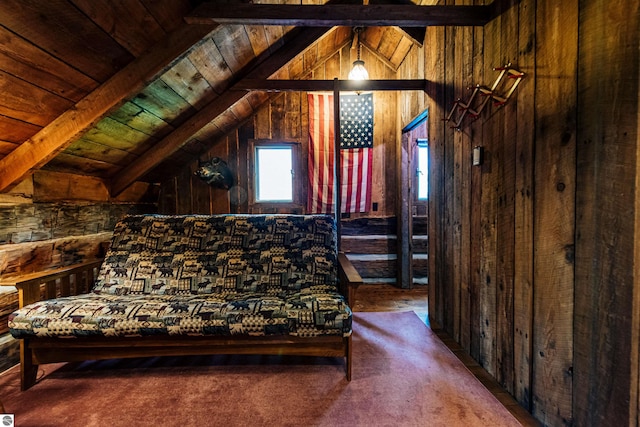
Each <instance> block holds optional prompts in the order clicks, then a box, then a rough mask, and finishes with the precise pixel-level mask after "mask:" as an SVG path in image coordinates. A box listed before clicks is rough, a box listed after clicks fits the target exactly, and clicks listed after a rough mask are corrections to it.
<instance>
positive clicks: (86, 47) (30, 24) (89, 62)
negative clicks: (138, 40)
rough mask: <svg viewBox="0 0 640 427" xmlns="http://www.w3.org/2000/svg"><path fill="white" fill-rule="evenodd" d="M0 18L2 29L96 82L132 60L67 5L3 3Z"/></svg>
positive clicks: (31, 1)
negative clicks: (7, 30)
mask: <svg viewBox="0 0 640 427" xmlns="http://www.w3.org/2000/svg"><path fill="white" fill-rule="evenodd" d="M0 16H2V25H3V26H4V27H6V28H8V29H9V30H10V31H12V32H14V33H16V34H18V35H19V36H20V37H22V38H24V39H25V40H28V41H29V42H30V43H33V44H34V45H36V46H38V47H39V48H40V49H42V50H44V51H46V52H49V53H50V54H51V55H53V56H55V57H56V58H58V59H60V60H61V61H63V62H65V63H67V64H70V65H72V66H73V67H75V68H77V69H78V70H80V71H81V72H83V73H84V74H86V75H88V76H90V77H91V78H93V79H94V80H96V81H99V82H104V81H106V80H107V79H108V78H109V77H111V76H112V75H113V74H115V73H116V72H117V71H118V70H119V68H121V66H122V65H124V64H126V63H128V62H129V61H131V60H132V59H133V56H132V55H131V54H130V53H129V52H127V50H126V49H124V48H123V47H122V46H120V45H119V44H118V43H117V42H116V41H114V40H113V39H112V38H111V37H110V36H109V34H107V33H106V32H105V31H104V30H103V29H102V28H100V27H99V26H97V25H96V24H95V23H94V22H92V21H91V20H89V19H87V16H86V15H85V14H84V13H82V12H81V11H80V10H79V9H78V8H76V7H75V6H74V5H73V4H71V3H70V2H67V1H38V0H27V1H25V0H3V1H0ZM43 28H46V29H47V31H42V29H43Z"/></svg>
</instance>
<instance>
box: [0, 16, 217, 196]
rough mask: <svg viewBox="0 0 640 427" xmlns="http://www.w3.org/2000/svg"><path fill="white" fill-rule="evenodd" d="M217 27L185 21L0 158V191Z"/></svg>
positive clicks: (81, 132)
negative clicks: (146, 51)
mask: <svg viewBox="0 0 640 427" xmlns="http://www.w3.org/2000/svg"><path fill="white" fill-rule="evenodd" d="M213 28H214V27H212V26H200V25H196V26H193V25H184V26H182V27H180V28H179V29H178V30H176V31H174V32H173V33H171V34H169V35H168V36H167V37H166V38H164V39H163V40H162V41H161V42H159V43H158V44H156V45H155V46H154V47H153V48H152V49H150V50H149V51H148V53H147V54H145V55H142V56H140V57H139V58H138V59H136V60H134V61H133V62H131V63H130V64H129V65H127V66H126V67H125V68H123V69H122V70H121V71H120V72H118V73H116V74H115V75H114V76H113V77H112V78H110V79H109V80H107V81H106V82H105V83H104V84H102V85H101V86H99V87H98V88H96V89H95V90H94V91H93V92H91V93H90V94H88V95H87V96H86V97H84V98H83V99H82V100H80V101H78V103H76V104H75V105H74V106H73V107H72V108H70V109H69V110H67V111H66V112H64V113H63V114H62V115H60V116H58V117H57V118H56V119H55V120H53V121H52V122H51V123H50V124H48V125H47V126H46V127H44V128H43V129H41V130H40V131H39V132H38V133H37V134H35V135H34V136H33V137H32V138H30V139H29V140H27V141H25V142H24V143H22V144H21V145H20V146H19V147H17V148H16V149H15V150H14V151H12V152H11V153H10V154H8V155H7V156H5V157H4V158H2V159H0V192H2V191H6V190H8V189H9V188H10V187H11V186H13V185H15V184H16V183H18V182H19V181H21V180H22V179H24V178H25V177H26V176H27V175H29V174H30V173H31V172H32V171H33V170H35V169H37V168H39V167H41V166H42V165H44V164H45V163H47V161H49V160H51V159H52V158H53V157H55V156H56V154H58V153H59V152H60V151H62V150H64V149H65V148H66V147H67V146H68V145H69V144H71V143H72V142H73V141H74V140H76V139H77V138H78V137H80V136H81V135H82V134H83V133H84V132H85V131H86V130H87V129H88V128H89V127H90V126H92V125H93V124H95V123H96V122H98V121H99V120H100V119H101V118H103V117H105V116H106V115H108V114H109V112H111V111H112V110H113V109H115V108H117V107H118V106H119V105H120V104H121V103H122V102H123V101H124V100H125V99H126V98H129V97H130V96H132V95H133V94H135V93H136V92H138V91H140V90H141V89H142V88H144V86H145V85H146V84H147V83H148V82H150V81H152V80H154V79H155V78H157V77H158V76H159V75H161V74H162V73H163V72H165V71H166V70H167V69H168V68H169V66H170V65H171V64H173V62H174V61H175V60H176V58H179V57H181V56H182V55H183V54H184V52H186V51H187V50H188V49H189V48H190V47H191V46H192V45H193V44H195V43H197V42H198V41H200V40H201V39H202V38H203V37H206V36H207V35H208V34H209V33H210V32H211V31H212V30H213Z"/></svg>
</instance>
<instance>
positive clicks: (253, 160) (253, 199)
mask: <svg viewBox="0 0 640 427" xmlns="http://www.w3.org/2000/svg"><path fill="white" fill-rule="evenodd" d="M264 148H274V149H282V148H288V149H290V150H291V167H292V170H293V177H292V198H293V200H290V201H289V200H287V201H278V200H258V193H257V191H258V169H257V168H258V167H259V164H258V159H257V150H258V149H264ZM300 153H301V143H300V141H285V140H271V139H255V140H254V139H250V140H249V153H248V154H249V155H248V159H247V160H248V174H247V176H249V177H250V179H249V180H248V181H249V182H248V190H249V191H248V193H249V204H250V209H251V210H252V211H257V212H268V211H272V210H284V209H289V210H299V209H300V207H301V202H302V200H301V195H302V185H303V183H304V177H303V174H302V170H301V167H300Z"/></svg>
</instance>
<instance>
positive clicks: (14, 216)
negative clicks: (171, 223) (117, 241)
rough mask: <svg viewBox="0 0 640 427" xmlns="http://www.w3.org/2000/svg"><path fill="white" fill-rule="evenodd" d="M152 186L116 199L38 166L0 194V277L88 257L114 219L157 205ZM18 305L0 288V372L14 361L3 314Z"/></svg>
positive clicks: (98, 185)
mask: <svg viewBox="0 0 640 427" xmlns="http://www.w3.org/2000/svg"><path fill="white" fill-rule="evenodd" d="M157 197H158V192H157V191H156V189H155V186H150V185H148V184H142V183H140V184H139V185H134V188H132V189H130V190H128V191H127V192H125V193H123V194H122V195H121V196H119V197H118V198H116V199H113V198H111V197H109V194H108V191H107V188H106V186H105V185H104V183H103V182H102V181H101V180H99V179H95V178H91V177H86V176H85V177H83V176H80V175H72V174H66V173H58V172H51V171H38V172H35V173H34V174H33V175H32V176H30V177H29V178H27V179H26V180H24V181H23V182H22V183H20V184H19V185H18V186H16V187H15V188H14V189H13V190H12V191H11V192H9V193H6V194H0V276H15V275H18V276H19V275H21V274H27V273H32V272H35V271H42V270H47V269H52V268H56V267H62V266H65V265H71V264H74V263H78V262H82V261H85V260H89V259H93V258H95V257H97V256H99V255H101V252H102V250H103V248H102V244H103V243H105V242H109V240H110V239H111V233H112V231H113V227H114V226H115V223H116V221H117V220H118V219H120V218H121V217H122V216H123V215H125V214H128V213H148V212H156V210H157V205H156V203H157ZM17 307H18V293H17V291H16V289H15V288H9V287H0V372H1V371H3V370H4V369H7V368H9V367H11V366H13V365H15V364H16V363H17V362H18V358H19V355H18V352H17V348H18V342H17V341H16V340H14V339H13V338H12V337H11V336H10V335H9V334H8V332H7V331H8V327H7V318H8V316H9V314H11V313H12V312H13V311H14V310H15V309H16V308H17Z"/></svg>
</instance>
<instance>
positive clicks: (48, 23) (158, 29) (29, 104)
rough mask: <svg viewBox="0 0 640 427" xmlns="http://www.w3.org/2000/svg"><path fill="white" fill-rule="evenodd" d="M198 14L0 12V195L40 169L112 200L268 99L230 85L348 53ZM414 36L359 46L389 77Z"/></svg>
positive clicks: (318, 40)
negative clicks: (202, 19) (87, 181)
mask: <svg viewBox="0 0 640 427" xmlns="http://www.w3.org/2000/svg"><path fill="white" fill-rule="evenodd" d="M201 3H202V2H201V1H190V0H46V1H42V0H3V1H2V2H0V191H6V190H7V189H10V188H11V187H12V186H13V185H15V184H17V183H18V182H19V181H20V180H21V179H23V178H24V177H26V176H28V175H29V174H30V173H31V172H33V171H34V170H37V169H39V168H44V169H47V170H54V171H63V172H70V173H75V174H81V175H90V176H94V177H98V178H101V179H103V180H105V182H107V184H108V187H109V188H111V190H112V193H114V194H117V193H119V192H121V191H122V190H124V189H125V188H126V187H127V186H128V185H130V184H131V183H133V182H135V181H136V180H146V181H150V182H153V181H157V180H158V179H160V178H162V177H166V170H167V168H166V166H164V165H172V167H174V168H176V167H180V166H181V165H184V164H186V163H187V162H189V161H191V160H193V159H194V158H195V157H197V156H198V155H199V154H201V153H202V152H203V151H204V150H206V149H207V147H209V146H210V145H211V144H212V143H213V142H214V141H215V140H216V139H217V138H219V137H221V136H222V135H224V134H225V133H227V132H229V131H230V130H232V129H234V128H235V127H237V126H238V124H239V123H241V122H243V121H244V120H246V119H247V118H248V117H250V116H251V115H252V114H253V112H254V111H256V109H257V108H258V107H259V106H260V105H261V104H262V103H263V102H265V101H266V100H267V99H268V97H269V96H272V95H271V94H269V93H266V92H259V91H253V92H246V91H237V90H232V88H233V85H234V84H235V83H237V82H239V81H240V80H242V79H243V78H261V79H266V78H269V77H273V78H279V79H303V78H305V77H306V76H307V75H308V73H309V72H310V71H311V70H312V69H313V68H314V67H316V66H317V65H318V64H319V63H321V62H322V61H324V60H326V59H327V58H329V57H330V56H331V55H333V54H334V53H335V52H336V51H337V50H339V49H341V48H343V47H344V46H346V45H348V44H350V43H351V41H352V34H353V33H352V30H351V28H349V27H333V28H304V29H303V28H294V27H290V26H279V25H242V24H225V25H218V24H208V25H207V24H195V25H194V24H191V25H190V24H187V23H186V22H185V19H184V17H185V16H188V15H189V14H190V13H191V12H193V10H194V8H197V7H198V6H199V5H200V4H201ZM215 3H216V5H218V6H219V7H232V6H230V5H229V4H228V3H232V2H215ZM254 3H280V2H279V1H271V2H269V1H260V2H257V1H256V2H254ZM296 3H298V4H299V2H296ZM304 3H305V4H308V3H315V4H323V3H326V2H324V1H320V0H318V1H308V0H305V1H304ZM397 3H403V1H399V2H397ZM416 34H417V35H416ZM420 34H422V37H424V33H423V32H422V33H420V30H417V32H416V29H415V28H414V29H412V30H407V31H402V30H400V29H398V28H396V27H370V28H367V29H366V31H365V33H364V34H363V36H362V42H363V44H364V45H365V47H367V48H369V49H370V50H371V51H372V52H374V53H375V55H376V56H377V57H378V58H380V59H381V60H382V61H384V62H385V63H386V64H387V65H388V66H389V67H392V68H394V67H395V68H397V67H398V66H399V65H400V64H401V63H402V61H403V60H404V58H405V56H406V55H407V53H408V52H409V50H410V49H411V47H412V45H413V44H414V43H421V42H422V40H420Z"/></svg>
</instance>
